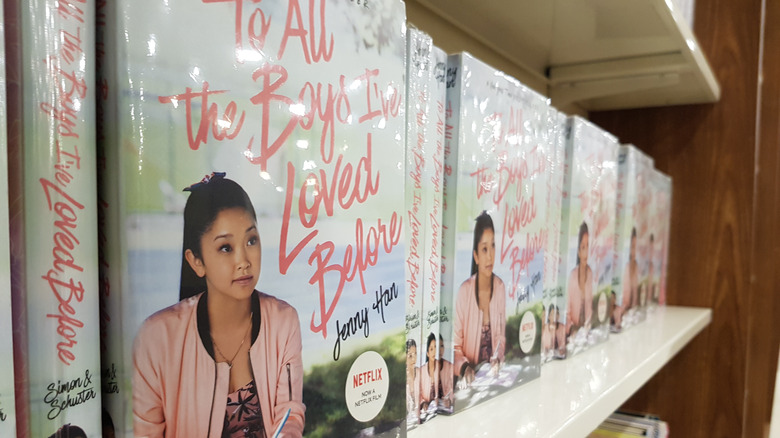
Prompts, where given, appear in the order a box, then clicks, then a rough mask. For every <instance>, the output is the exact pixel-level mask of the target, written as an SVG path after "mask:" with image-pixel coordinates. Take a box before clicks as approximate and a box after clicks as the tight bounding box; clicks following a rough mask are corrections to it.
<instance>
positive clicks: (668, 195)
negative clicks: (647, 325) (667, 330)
mask: <svg viewBox="0 0 780 438" xmlns="http://www.w3.org/2000/svg"><path fill="white" fill-rule="evenodd" d="M663 181H664V182H663V188H662V190H663V192H664V197H663V206H662V208H663V211H664V216H663V218H664V219H663V220H664V226H663V235H662V237H661V245H662V253H663V256H662V257H663V261H662V262H661V280H660V285H659V287H660V292H659V297H658V304H660V305H665V304H666V278H667V274H668V272H669V239H670V236H671V232H672V187H673V185H672V178H671V177H670V176H669V175H663Z"/></svg>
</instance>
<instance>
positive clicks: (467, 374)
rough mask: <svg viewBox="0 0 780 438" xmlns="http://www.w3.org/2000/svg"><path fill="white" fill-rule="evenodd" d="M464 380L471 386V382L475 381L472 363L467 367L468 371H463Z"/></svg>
mask: <svg viewBox="0 0 780 438" xmlns="http://www.w3.org/2000/svg"><path fill="white" fill-rule="evenodd" d="M463 381H464V382H465V383H466V386H471V382H473V381H474V368H472V367H471V365H469V366H467V367H466V371H464V372H463Z"/></svg>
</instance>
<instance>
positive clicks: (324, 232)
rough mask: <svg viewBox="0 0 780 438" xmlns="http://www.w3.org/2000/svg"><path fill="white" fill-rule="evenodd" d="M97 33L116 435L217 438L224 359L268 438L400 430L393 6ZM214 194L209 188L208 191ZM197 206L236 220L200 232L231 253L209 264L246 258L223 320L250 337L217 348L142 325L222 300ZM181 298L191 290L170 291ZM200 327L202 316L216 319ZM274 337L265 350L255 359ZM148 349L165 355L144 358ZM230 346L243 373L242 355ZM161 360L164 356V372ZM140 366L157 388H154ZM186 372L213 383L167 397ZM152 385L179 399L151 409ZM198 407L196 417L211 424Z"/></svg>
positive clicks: (150, 6) (217, 15)
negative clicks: (104, 104) (120, 420)
mask: <svg viewBox="0 0 780 438" xmlns="http://www.w3.org/2000/svg"><path fill="white" fill-rule="evenodd" d="M105 22H106V26H107V28H109V29H116V35H119V36H121V38H116V39H115V40H113V41H112V42H110V43H109V44H108V45H106V46H105V47H104V49H105V51H106V52H107V53H110V54H112V55H111V56H112V57H113V61H111V62H112V63H114V64H115V68H113V70H112V72H111V73H110V75H109V76H108V77H106V78H105V85H106V88H107V90H108V101H109V102H110V103H109V105H110V106H111V107H112V108H113V110H114V115H113V116H112V117H113V118H112V119H109V120H106V121H105V126H106V128H107V131H106V132H105V137H104V138H105V141H106V143H107V145H109V147H113V148H114V157H115V158H114V159H113V160H111V159H108V160H107V162H106V167H107V169H110V171H111V172H117V173H118V175H119V179H118V184H117V186H118V190H117V192H116V195H117V198H116V199H109V200H108V205H109V208H115V209H116V212H117V213H115V217H116V218H117V219H116V220H117V221H118V223H117V229H118V230H119V234H120V235H119V237H118V238H116V239H114V238H113V237H111V236H109V238H108V241H107V246H108V247H109V248H111V247H112V246H113V245H119V248H118V249H116V250H109V251H107V252H106V254H108V255H110V254H112V253H113V252H112V251H115V252H116V253H117V254H119V255H120V257H121V258H120V260H119V261H118V262H115V263H111V264H110V265H111V267H112V268H116V269H117V272H116V274H115V275H116V280H114V281H112V282H111V285H112V289H111V296H118V297H119V299H120V300H121V306H120V316H119V317H118V320H119V321H121V325H122V338H121V340H114V341H112V342H118V343H121V344H122V345H121V351H122V358H121V359H122V360H121V362H122V364H123V366H124V367H125V368H126V371H125V372H124V376H126V377H127V376H130V379H129V381H130V386H129V387H128V388H127V389H128V390H127V391H124V394H123V395H122V397H121V399H122V403H123V404H124V406H125V407H124V408H123V410H124V411H125V412H129V411H130V410H131V409H134V410H133V411H132V412H134V415H133V420H132V421H131V426H132V428H133V431H132V432H131V431H129V430H126V431H125V433H126V435H129V434H130V433H133V434H138V435H143V434H146V433H155V432H154V431H156V430H159V427H160V425H159V424H158V423H157V422H156V419H157V420H159V418H157V417H155V416H154V415H153V414H154V413H155V412H159V409H165V410H166V412H167V414H166V418H168V419H169V421H168V423H166V424H165V428H166V433H181V434H184V435H191V436H198V435H203V434H204V433H205V432H204V431H205V430H206V429H208V428H209V427H211V428H212V430H214V429H215V428H222V426H223V419H224V418H225V417H226V416H228V412H226V411H223V410H222V409H225V403H227V397H228V393H229V392H230V389H231V388H230V386H229V385H228V384H227V383H225V382H226V381H227V378H226V377H225V376H229V375H232V374H231V371H230V370H231V369H233V363H234V362H233V361H234V360H240V361H241V362H239V363H242V364H244V365H242V366H251V367H252V368H251V369H252V371H253V373H254V377H255V385H256V391H257V392H258V393H259V395H261V397H260V401H261V404H262V412H263V415H262V425H263V427H264V429H265V430H266V431H267V432H270V431H273V430H276V429H278V428H279V427H280V426H282V425H283V429H282V433H283V434H285V433H286V434H288V435H298V434H300V433H303V434H305V435H307V436H313V437H316V436H358V435H367V434H374V435H383V434H391V435H395V434H397V433H401V430H403V429H405V428H406V427H405V424H404V418H405V417H406V409H405V402H404V399H405V394H404V392H405V391H404V386H405V385H404V383H405V381H406V379H405V363H406V360H405V353H404V351H405V348H404V344H405V334H404V332H405V330H404V322H405V321H404V317H405V303H404V301H405V300H404V298H405V289H406V281H405V272H404V266H405V263H404V259H405V242H406V239H405V231H406V226H405V224H404V223H403V221H404V217H405V216H406V210H405V207H404V190H403V189H402V188H401V187H400V185H399V182H400V181H403V180H404V179H405V174H404V163H405V153H404V150H405V144H406V123H405V121H406V119H405V114H406V107H405V96H404V95H405V91H404V90H405V64H404V59H405V57H406V37H405V9H404V5H403V3H402V2H400V1H397V0H377V1H363V0H356V1H350V2H331V1H327V0H322V1H316V2H315V1H312V2H308V3H304V2H299V1H297V0H289V1H286V2H272V3H266V2H263V3H245V2H225V1H216V0H215V1H205V2H199V3H197V4H193V3H192V2H187V1H184V0H171V1H168V2H165V3H159V2H152V1H141V2H139V1H132V2H131V1H123V2H116V5H115V7H114V8H112V9H109V11H108V12H107V15H106V17H105ZM203 29H208V32H203ZM107 114H110V113H107ZM204 175H206V177H204ZM183 188H188V189H189V191H188V192H182V189H183ZM211 190H218V191H219V192H217V193H218V194H215V195H214V196H211V195H209V196H207V195H205V193H211V192H210V191H211ZM222 191H226V193H227V194H230V196H227V195H225V196H223V192H222ZM200 193H204V195H203V196H204V197H206V198H203V197H201V195H198V194H200ZM243 194H246V196H244V195H243ZM206 199H211V200H213V202H223V200H224V202H234V201H232V200H231V199H235V202H237V203H238V204H237V205H236V207H235V208H232V207H231V208H230V209H226V210H224V211H223V209H221V208H217V207H213V208H212V207H209V208H205V207H203V208H204V210H203V211H205V212H209V211H214V214H216V217H214V218H213V223H212V225H213V226H214V227H216V225H214V224H223V222H225V221H227V222H225V223H226V225H225V226H226V227H233V226H234V225H232V224H236V225H235V226H238V224H243V223H245V221H247V220H248V221H249V224H248V225H249V226H248V227H246V228H245V229H239V230H238V232H230V233H226V234H218V235H216V236H214V238H215V239H216V238H219V239H227V238H229V237H231V236H233V238H237V237H241V239H243V240H241V241H240V244H235V245H230V246H229V247H225V248H222V247H219V248H222V249H219V248H216V249H215V248H212V247H211V246H208V247H207V248H209V250H212V251H217V249H219V252H216V253H215V254H213V255H214V257H217V255H218V254H220V253H226V254H234V253H236V254H247V256H246V257H247V258H246V260H244V261H241V264H240V267H241V268H242V270H243V269H246V272H251V274H246V275H244V276H242V277H241V278H239V279H238V280H237V281H239V283H236V286H235V288H238V289H240V291H242V292H241V293H242V294H244V293H247V294H249V295H248V296H245V295H240V297H241V300H240V302H241V303H242V306H241V307H240V309H239V310H241V313H240V314H239V315H236V316H235V318H234V319H235V320H237V321H240V322H241V323H242V324H246V327H248V328H249V327H251V331H250V334H249V335H245V336H244V338H243V340H246V339H247V337H248V338H249V339H250V341H248V342H247V343H245V344H241V343H240V342H237V341H234V342H233V344H232V345H231V344H230V342H228V344H225V343H222V344H220V339H219V336H218V334H217V333H216V332H214V330H215V327H214V325H213V324H211V323H209V330H205V327H204V326H203V324H204V322H203V318H201V319H193V320H188V321H190V322H192V321H195V322H192V323H193V324H196V327H198V328H199V329H198V333H199V334H200V335H203V337H199V336H193V337H188V338H187V339H186V340H181V342H179V341H178V340H177V339H173V338H172V334H171V333H170V332H168V331H165V330H160V329H159V325H165V327H173V328H171V330H174V329H175V330H179V329H181V330H187V329H192V326H191V325H186V326H181V325H175V326H168V325H167V324H168V323H171V324H172V322H171V315H174V314H179V313H177V312H184V313H186V312H190V313H187V314H188V315H191V316H193V315H195V313H194V312H197V309H198V308H201V309H202V308H203V307H198V306H207V305H208V304H202V303H211V302H212V300H221V299H222V298H220V297H223V295H220V294H223V292H224V291H223V289H225V290H233V289H231V288H233V286H230V287H228V286H225V287H224V288H220V287H219V286H218V284H216V283H215V284H213V285H211V286H210V285H209V283H208V282H211V281H212V278H214V277H215V276H216V275H217V274H216V273H214V272H212V271H210V270H209V262H208V260H207V259H206V258H205V257H206V254H198V251H199V248H198V245H197V242H198V240H197V236H198V234H197V233H195V234H193V233H194V232H193V233H191V232H190V231H188V230H190V229H191V228H190V227H195V225H189V224H190V223H191V222H190V220H196V219H197V218H199V217H201V215H198V214H196V213H191V212H192V211H193V210H187V208H188V205H207V204H202V203H205V202H206ZM247 200H248V202H247ZM239 201H240V202H239ZM209 202H211V201H209ZM250 206H251V208H250ZM192 208H195V207H192ZM188 212H190V213H188ZM251 212H253V213H252V214H250V213H251ZM231 213H235V215H231ZM203 214H205V213H203ZM247 215H248V216H247ZM106 217H107V218H108V217H110V216H106ZM223 219H224V220H223ZM196 222H197V221H196ZM207 222H208V221H207ZM192 223H194V222H192ZM204 226H205V225H204ZM220 226H221V225H220ZM210 230H211V228H207V229H206V233H211V232H212V231H210ZM255 230H256V234H255ZM185 235H186V236H187V237H186V239H188V240H186V241H185ZM204 235H205V234H204ZM193 236H195V237H193ZM193 242H195V243H193ZM202 246H203V244H202V243H201V247H202ZM258 250H259V252H260V255H261V258H260V259H259V260H258V259H257V257H258ZM188 251H189V252H188ZM250 256H251V257H250ZM260 265H261V267H262V269H260V270H259V271H257V269H259V267H260ZM212 266H213V264H212ZM250 268H251V269H250ZM242 272H243V271H242ZM260 273H262V274H260ZM199 274H202V276H199ZM203 278H205V279H206V281H207V282H206V284H205V285H203V283H198V282H199V281H200V282H202V281H203V280H202V279H203ZM219 278H221V277H219ZM199 279H201V280H199ZM258 279H259V282H258ZM248 283H252V284H251V285H250V284H248ZM255 283H256V284H255ZM190 284H192V285H193V288H192V289H193V290H190V289H189V288H188V289H185V288H184V287H183V286H189V285H190ZM229 284H233V283H229ZM247 288H248V289H249V290H248V291H247V290H246V289H247ZM252 289H256V292H255V291H253V290H252ZM204 291H205V294H204ZM189 293H194V295H192V296H191V297H189V298H187V296H188V294H189ZM224 293H227V292H224ZM236 293H238V292H236ZM214 297H216V298H214ZM201 300H203V301H201ZM247 300H249V302H251V303H252V304H251V305H252V306H253V307H251V308H247V306H246V303H247ZM255 300H257V301H255ZM258 301H259V304H257V306H259V309H260V310H258V313H255V310H257V309H256V308H255V307H254V306H255V304H254V303H256V302H258ZM265 306H271V309H276V310H273V311H272V310H268V308H267V307H265ZM250 309H251V310H250ZM264 309H265V310H264ZM247 311H249V315H247V314H246V313H247ZM206 312H208V314H209V315H210V316H209V320H210V319H211V318H212V317H213V316H214V315H217V316H223V317H224V316H226V315H225V314H224V313H212V311H210V310H208V308H207V309H206ZM239 316H241V318H239ZM112 318H113V317H112ZM193 318H194V316H193ZM258 318H259V319H260V320H259V321H258ZM264 321H265V322H264ZM241 327H242V328H243V327H244V325H241ZM257 327H259V329H258V328H257ZM242 333H243V332H242ZM274 339H275V340H274ZM272 340H273V343H271V345H274V346H275V348H273V349H272V350H271V354H265V353H262V354H261V350H262V349H263V348H264V347H263V346H264V345H269V342H271V341H272ZM162 345H167V347H166V348H165V349H164V351H167V352H169V353H166V354H165V355H163V354H161V353H160V351H161V350H158V349H160V348H163V347H162ZM225 345H229V346H231V347H232V348H228V347H226V346H225ZM242 348H243V349H244V350H242ZM193 349H194V350H193ZM247 349H248V351H249V352H248V354H249V357H250V358H251V361H250V363H249V365H246V362H244V360H245V359H240V358H241V357H244V358H246V354H247V353H244V352H245V351H247ZM221 351H224V352H225V353H226V354H222V352H221ZM233 352H235V353H233ZM239 353H242V354H241V355H240V356H239V355H238V354H239ZM172 356H173V357H177V358H179V359H180V360H179V361H177V362H176V363H171V362H169V361H168V358H169V357H172ZM235 358H239V359H235ZM193 360H197V361H198V363H199V364H202V369H201V368H198V367H195V366H194V363H193ZM259 367H263V369H262V370H261V369H260V368H259ZM151 369H163V370H164V372H163V371H161V373H160V377H154V375H155V373H152V372H151V371H150V370H151ZM202 370H206V371H203V372H205V373H207V374H208V375H209V376H211V375H214V374H216V375H217V376H218V377H219V380H218V382H220V384H219V386H218V387H217V388H216V389H215V388H214V387H213V385H205V386H204V385H200V384H193V385H189V383H188V385H186V386H184V385H182V386H177V385H176V380H175V379H178V377H176V378H174V377H172V376H179V375H181V376H185V375H191V374H195V375H196V376H197V375H198V373H199V372H201V371H202ZM263 370H265V371H263ZM166 373H167V375H166ZM258 376H265V377H263V378H260V379H259V378H258ZM210 378H211V377H208V379H210ZM204 380H207V379H204ZM194 381H196V382H199V379H194ZM124 385H125V382H124V381H123V382H120V390H121V389H124ZM160 388H164V389H163V390H164V391H168V392H167V393H170V394H177V396H178V398H176V399H175V400H173V401H171V400H166V401H165V403H163V402H162V401H160V400H157V399H155V397H153V394H155V393H158V392H159V391H160V390H161V389H160ZM215 393H217V394H219V395H217V396H215V395H214V394H215ZM203 400H205V402H203ZM197 402H203V403H206V404H209V405H211V403H210V402H213V403H214V406H215V410H216V411H217V412H216V413H215V412H211V411H209V410H208V407H206V409H205V412H204V408H203V406H202V405H199V404H197ZM303 406H305V417H304V414H303ZM188 408H189V409H188ZM176 409H184V410H185V411H186V412H187V415H186V416H185V415H183V414H182V415H179V412H178V411H176ZM182 412H184V411H182ZM185 417H186V418H187V421H186V422H185V421H176V419H177V418H182V419H183V418H185ZM193 419H194V420H195V421H190V420H193ZM115 423H116V421H115ZM258 423H259V422H255V423H253V424H255V425H258Z"/></svg>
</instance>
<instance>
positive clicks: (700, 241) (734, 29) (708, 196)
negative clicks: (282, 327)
mask: <svg viewBox="0 0 780 438" xmlns="http://www.w3.org/2000/svg"><path fill="white" fill-rule="evenodd" d="M698 5H699V7H698V9H697V16H696V29H695V30H696V34H697V38H698V40H699V42H700V44H701V46H702V48H703V50H704V52H705V54H706V55H707V57H708V59H709V61H710V64H711V66H712V68H713V70H714V72H715V75H716V76H717V77H718V80H719V81H720V84H721V88H722V97H721V101H720V102H719V103H717V104H713V105H699V106H686V107H673V108H659V109H645V110H631V111H614V112H603V113H592V114H591V119H592V120H593V121H595V122H596V123H597V124H599V125H601V126H603V127H604V128H606V129H607V130H609V131H610V132H613V133H614V134H616V135H617V136H618V137H619V138H620V139H621V141H623V142H630V143H634V144H636V145H637V146H638V147H640V148H641V149H643V150H645V151H647V152H648V153H649V154H650V155H651V156H653V157H654V158H655V159H656V167H658V168H659V169H661V170H663V171H665V172H667V173H669V174H670V175H672V177H673V179H674V194H673V196H674V200H673V202H674V203H673V212H672V232H671V248H670V255H669V257H670V263H669V277H668V284H669V286H668V292H667V294H668V295H667V297H668V298H667V299H668V302H669V304H672V305H690V306H704V307H711V308H712V309H713V321H712V324H711V325H710V327H708V328H707V329H706V330H705V331H704V332H703V333H702V334H700V335H699V336H698V337H697V338H696V339H695V340H694V341H693V342H692V343H691V344H690V345H689V346H687V347H686V348H685V349H684V350H683V351H682V352H681V353H680V355H679V356H678V357H676V358H675V359H673V360H672V361H671V362H670V363H669V364H668V365H667V366H666V367H664V368H663V369H662V370H661V371H660V372H659V373H658V375H657V376H655V377H654V378H653V379H651V381H650V382H648V384H646V385H645V386H644V387H643V388H642V389H641V390H640V391H639V392H638V393H637V394H636V395H635V396H634V397H633V398H632V399H631V400H630V401H629V403H628V404H627V406H628V407H630V408H633V409H642V410H649V411H652V412H655V413H658V414H659V415H661V416H662V417H663V418H664V419H666V420H667V421H669V423H670V426H671V430H672V431H673V433H674V436H683V437H699V436H701V437H704V436H711V434H713V435H714V436H719V437H720V436H723V437H739V436H742V425H743V421H744V419H745V412H744V404H743V401H744V392H745V375H746V374H745V372H746V366H747V365H746V364H747V359H746V357H747V356H746V355H747V351H748V346H747V342H748V320H747V317H748V315H749V294H750V286H751V284H750V276H749V274H750V260H751V248H752V246H751V237H752V223H753V214H752V212H753V168H754V159H755V154H754V152H755V126H756V123H755V117H756V96H757V77H758V50H759V36H760V6H761V0H745V1H740V2H734V1H733V0H712V1H707V2H699V4H698Z"/></svg>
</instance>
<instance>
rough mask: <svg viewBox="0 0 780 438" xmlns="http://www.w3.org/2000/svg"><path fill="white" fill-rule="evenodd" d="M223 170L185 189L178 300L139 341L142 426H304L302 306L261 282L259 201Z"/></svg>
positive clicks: (191, 431)
mask: <svg viewBox="0 0 780 438" xmlns="http://www.w3.org/2000/svg"><path fill="white" fill-rule="evenodd" d="M224 176H225V174H224V173H213V174H211V175H210V176H207V177H206V178H204V179H203V180H202V181H201V182H199V183H197V184H194V185H192V186H190V187H188V188H187V189H185V191H189V192H190V196H189V198H188V199H187V203H186V205H185V207H184V239H183V244H182V274H181V286H180V295H179V298H180V301H179V302H178V303H177V304H174V305H173V306H170V307H168V308H166V309H163V310H161V311H159V312H157V313H155V314H153V315H152V316H150V317H149V318H147V319H146V321H145V322H144V324H143V326H142V327H141V329H140V330H139V333H138V335H137V336H136V339H135V343H134V346H133V428H134V433H135V435H136V436H145V437H163V436H165V437H194V436H201V437H205V436H209V437H212V436H223V437H227V436H235V435H234V433H241V436H247V437H249V436H251V437H263V436H271V435H272V434H273V433H274V431H275V430H277V429H278V428H279V427H283V429H282V430H283V432H284V436H301V435H302V433H303V427H304V411H305V406H304V405H303V400H302V395H303V394H302V393H303V363H302V360H301V333H300V324H299V321H298V314H297V312H296V310H295V309H294V308H293V307H291V306H290V305H289V304H287V303H286V302H284V301H282V300H279V299H277V298H275V297H273V296H271V295H267V294H265V293H262V292H258V291H257V290H255V285H256V284H257V281H258V279H259V276H260V261H261V242H260V230H258V229H257V219H256V215H255V210H254V207H253V206H252V203H251V201H250V199H249V197H248V196H247V194H246V192H245V191H244V189H243V188H241V186H239V185H238V184H237V183H235V182H234V181H232V180H229V179H226V178H224ZM288 414H289V418H288Z"/></svg>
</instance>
